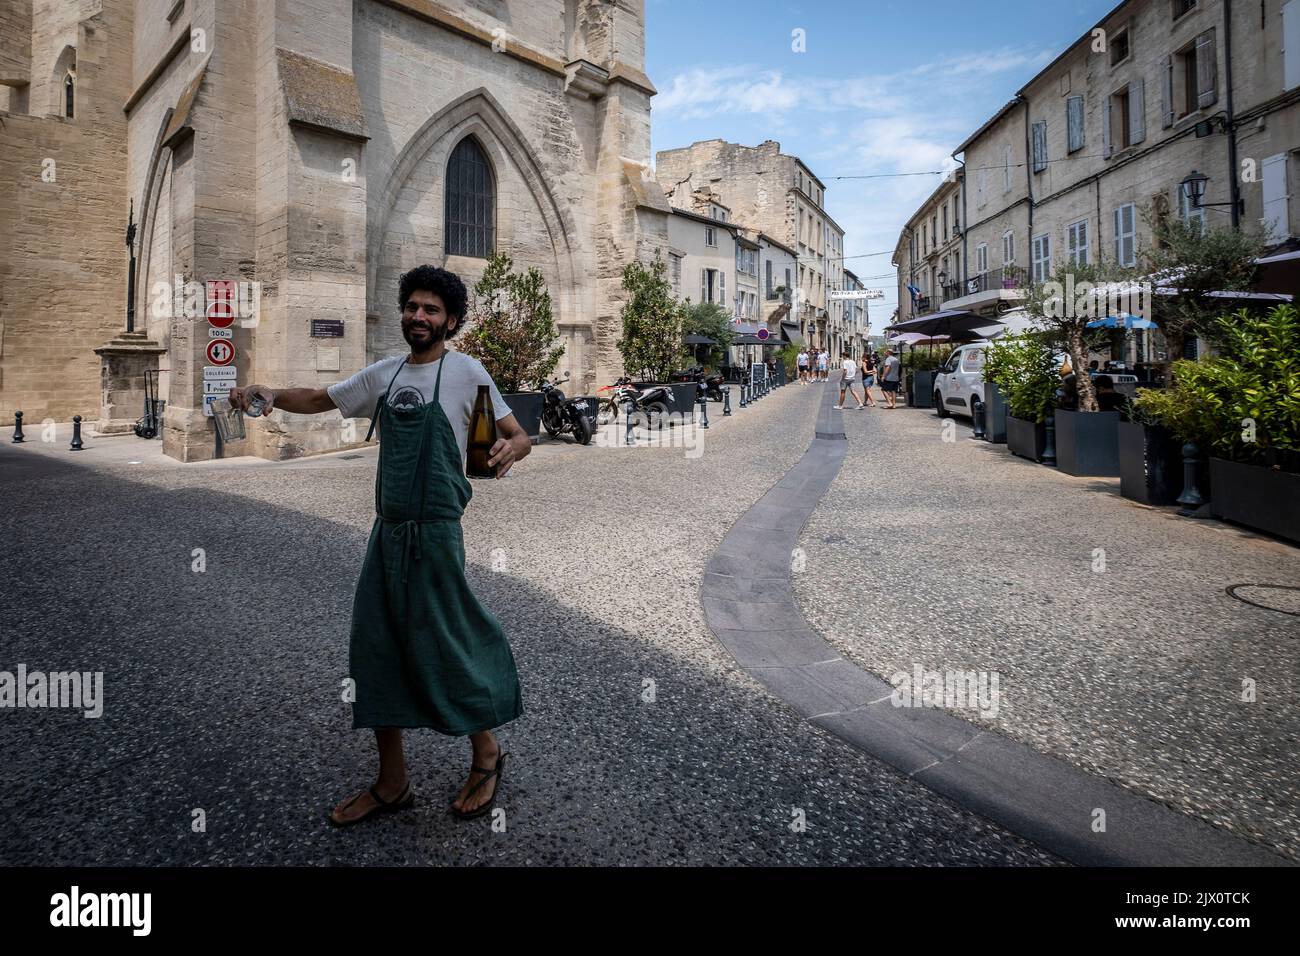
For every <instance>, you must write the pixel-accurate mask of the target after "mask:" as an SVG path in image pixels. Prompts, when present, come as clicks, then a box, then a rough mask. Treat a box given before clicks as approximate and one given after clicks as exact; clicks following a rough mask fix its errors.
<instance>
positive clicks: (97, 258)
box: [0, 0, 132, 422]
mask: <svg viewBox="0 0 1300 956" xmlns="http://www.w3.org/2000/svg"><path fill="white" fill-rule="evenodd" d="M55 6H56V5H54V4H52V2H51V0H37V3H36V5H35V8H34V10H33V25H34V26H35V27H36V35H35V38H34V39H33V42H32V66H31V69H32V76H33V82H32V87H33V91H34V92H33V98H32V102H31V106H32V113H33V115H13V114H9V115H5V116H4V117H3V125H0V168H3V169H5V170H6V172H8V171H10V170H12V171H13V172H14V175H5V176H4V177H0V419H4V420H7V421H12V416H13V412H14V411H15V410H22V411H23V413H24V415H25V417H26V419H27V421H28V422H38V421H40V420H42V419H45V418H53V419H55V420H57V421H67V420H69V419H71V418H72V416H73V415H81V416H82V417H83V418H85V419H86V421H87V422H93V421H94V420H96V419H98V417H99V407H100V363H99V358H98V356H96V355H95V354H94V352H92V351H91V350H92V349H93V348H95V347H96V346H99V345H101V344H103V343H104V342H106V341H107V340H108V339H109V338H111V337H112V336H113V335H114V334H115V333H117V332H119V331H120V330H122V329H123V328H124V327H125V309H126V265H127V254H126V209H127V194H126V187H125V182H124V179H123V177H122V175H121V173H120V171H121V170H122V169H124V168H125V166H126V140H125V132H126V124H125V121H124V119H123V116H122V103H123V102H125V100H126V98H127V96H128V94H129V82H130V64H129V61H128V59H126V58H123V57H118V56H115V55H114V51H116V50H118V49H119V48H120V46H119V45H120V44H122V43H124V42H125V41H126V39H127V38H129V37H130V34H131V9H132V5H131V2H130V0H103V2H102V3H95V4H84V3H82V4H65V5H57V6H58V9H56V8H55ZM87 6H90V7H93V8H96V9H95V11H94V12H92V14H91V15H90V16H89V17H88V18H87V19H85V20H84V21H81V22H78V21H77V20H76V19H75V16H74V14H76V13H78V12H80V11H81V10H82V9H83V8H84V7H87ZM69 45H71V46H73V47H75V48H76V52H77V61H76V64H77V90H76V93H77V95H76V115H75V116H74V117H73V118H72V119H67V118H64V117H63V116H62V115H61V114H59V115H48V116H47V115H40V114H41V113H42V112H43V111H38V109H37V107H38V105H39V104H41V103H43V102H45V100H46V99H47V98H48V94H49V93H50V91H51V89H52V85H51V83H49V82H48V77H47V74H49V75H52V73H53V70H54V66H55V61H56V60H57V59H58V57H59V54H60V53H61V52H62V51H63V50H64V48H65V47H66V46H69ZM40 77H45V79H42V80H39V82H38V78H40ZM60 82H61V80H60Z"/></svg>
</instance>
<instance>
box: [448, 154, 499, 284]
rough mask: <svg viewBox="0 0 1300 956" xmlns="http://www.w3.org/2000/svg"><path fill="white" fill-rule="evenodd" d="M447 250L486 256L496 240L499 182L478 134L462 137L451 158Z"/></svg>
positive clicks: (478, 256)
mask: <svg viewBox="0 0 1300 956" xmlns="http://www.w3.org/2000/svg"><path fill="white" fill-rule="evenodd" d="M446 230H447V254H448V255H452V256H473V257H475V258H478V259H486V258H487V257H488V256H489V255H491V254H492V251H493V249H494V248H495V243H496V236H495V232H496V185H495V183H494V182H493V178H492V167H491V166H489V165H488V161H487V156H485V155H484V153H483V150H482V149H481V148H480V147H479V145H478V143H477V142H476V141H475V140H474V137H472V136H467V137H465V138H464V139H462V140H461V141H460V142H459V143H458V144H456V148H455V149H453V150H452V151H451V159H450V160H448V162H447V204H446Z"/></svg>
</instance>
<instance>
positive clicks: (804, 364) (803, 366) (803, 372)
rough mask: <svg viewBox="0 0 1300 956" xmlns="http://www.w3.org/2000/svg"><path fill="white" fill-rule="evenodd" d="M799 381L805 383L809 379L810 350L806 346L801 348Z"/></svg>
mask: <svg viewBox="0 0 1300 956" xmlns="http://www.w3.org/2000/svg"><path fill="white" fill-rule="evenodd" d="M799 381H801V382H804V383H807V381H808V350H807V349H806V348H803V349H800V350H799Z"/></svg>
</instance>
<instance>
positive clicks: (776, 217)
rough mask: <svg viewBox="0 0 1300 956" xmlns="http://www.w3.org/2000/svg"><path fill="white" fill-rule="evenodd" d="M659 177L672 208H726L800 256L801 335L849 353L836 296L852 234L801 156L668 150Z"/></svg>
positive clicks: (769, 147)
mask: <svg viewBox="0 0 1300 956" xmlns="http://www.w3.org/2000/svg"><path fill="white" fill-rule="evenodd" d="M655 176H656V178H657V179H658V180H659V183H660V185H662V186H663V189H664V192H665V193H666V194H667V196H668V199H669V202H671V203H672V204H674V205H680V206H689V205H690V203H692V202H707V201H710V200H715V201H718V202H722V203H724V204H726V205H727V206H728V207H729V208H730V209H731V212H732V217H733V221H734V222H736V223H738V224H740V225H742V226H744V227H746V228H748V229H753V230H757V231H760V232H763V233H766V234H767V235H768V236H771V237H773V238H775V239H776V240H777V241H778V242H780V243H782V244H783V245H785V246H787V247H788V248H790V249H793V250H795V258H796V263H795V272H794V275H793V279H794V289H793V293H794V294H793V300H794V301H793V302H792V304H791V305H792V309H793V310H794V317H795V319H796V320H797V321H798V323H799V333H800V335H801V336H802V337H803V338H804V339H805V340H806V341H807V342H809V343H810V344H814V345H818V346H822V345H825V346H826V347H827V348H832V349H836V348H839V347H840V346H841V345H842V340H843V338H844V329H843V309H842V308H841V304H840V303H839V302H832V301H830V299H829V298H828V293H829V291H830V290H831V289H837V288H840V285H841V283H842V281H843V275H844V268H843V257H844V252H843V249H844V230H843V229H841V228H840V226H839V225H838V224H837V223H836V222H835V220H833V219H832V218H831V217H830V215H829V214H828V213H827V212H826V209H825V202H826V186H825V184H824V183H822V182H821V180H819V179H818V178H817V177H816V176H814V175H813V173H812V171H811V170H809V169H808V167H807V166H805V165H804V164H803V162H802V161H801V160H800V159H799V158H798V157H797V156H789V155H787V154H785V153H782V152H781V144H780V143H777V142H775V141H774V140H767V141H766V142H764V143H761V144H759V145H758V146H744V145H741V144H739V143H728V142H725V141H723V140H720V139H711V140H704V141H702V142H698V143H692V144H691V145H690V146H686V147H683V148H681V149H669V150H660V151H659V152H658V153H656V154H655ZM764 268H765V267H764Z"/></svg>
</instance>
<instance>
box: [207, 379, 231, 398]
mask: <svg viewBox="0 0 1300 956" xmlns="http://www.w3.org/2000/svg"><path fill="white" fill-rule="evenodd" d="M234 387H235V383H234V382H204V383H203V394H204V395H218V396H220V395H229V394H230V390H231V389H232V388H234Z"/></svg>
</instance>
